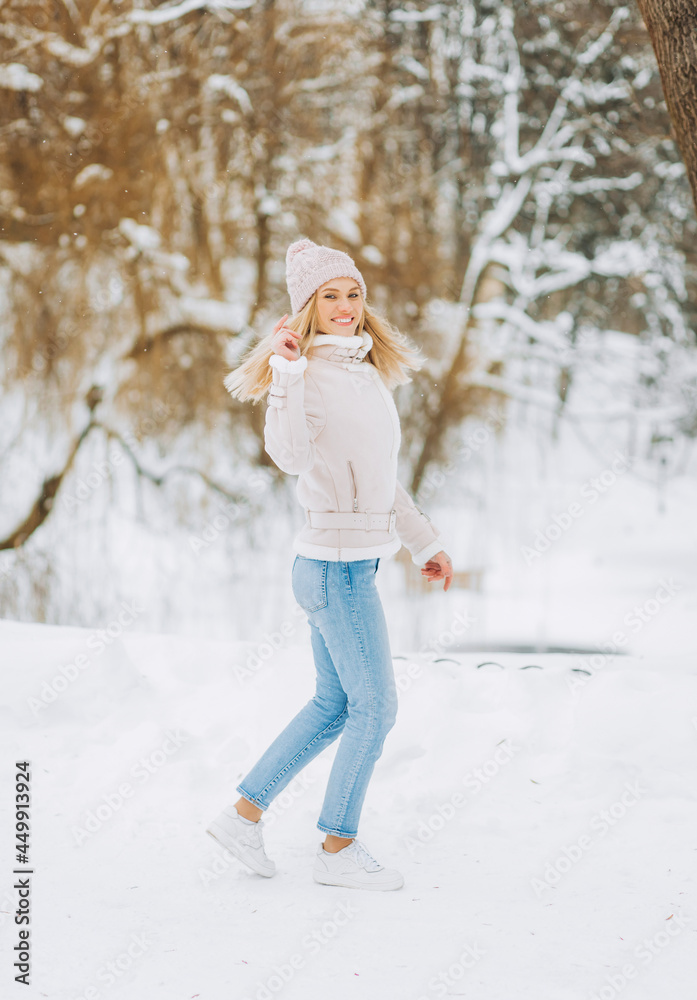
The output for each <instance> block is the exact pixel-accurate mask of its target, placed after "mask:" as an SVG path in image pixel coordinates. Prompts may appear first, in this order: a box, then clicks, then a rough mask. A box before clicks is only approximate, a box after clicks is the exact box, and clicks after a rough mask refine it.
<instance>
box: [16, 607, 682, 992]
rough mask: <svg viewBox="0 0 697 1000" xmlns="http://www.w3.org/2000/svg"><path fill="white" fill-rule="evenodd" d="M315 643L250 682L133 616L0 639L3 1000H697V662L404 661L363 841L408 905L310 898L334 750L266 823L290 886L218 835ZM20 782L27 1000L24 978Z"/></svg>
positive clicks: (248, 665)
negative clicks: (22, 781) (27, 904)
mask: <svg viewBox="0 0 697 1000" xmlns="http://www.w3.org/2000/svg"><path fill="white" fill-rule="evenodd" d="M132 610H137V609H132ZM115 621H116V619H115ZM295 621H296V623H297V626H298V627H297V629H296V633H297V634H296V636H295V637H294V641H293V643H292V644H290V643H289V644H287V645H282V646H281V647H280V648H279V649H278V650H277V651H276V652H275V653H274V655H272V656H268V657H267V658H265V659H261V658H260V659H258V660H254V659H253V657H252V655H251V654H253V653H254V652H255V650H254V649H253V648H252V647H251V646H250V644H248V643H242V642H226V641H212V640H203V639H200V638H187V637H181V636H175V635H162V634H160V635H158V634H148V633H147V632H136V631H134V630H133V629H129V627H128V623H129V613H128V611H127V610H126V609H123V615H122V623H123V625H122V626H119V625H116V624H112V626H111V628H110V633H111V634H108V633H99V632H98V631H96V630H89V629H78V628H68V627H54V626H44V625H35V624H29V623H17V622H11V621H2V622H0V645H1V647H2V650H3V663H4V664H6V665H7V666H6V669H5V673H4V682H3V688H4V698H3V706H2V709H1V718H0V732H2V744H3V754H2V756H3V767H2V773H3V789H2V799H1V803H0V804H1V806H2V810H3V817H4V818H3V824H2V826H3V830H4V833H3V836H2V841H1V846H0V851H1V855H2V868H1V876H0V878H1V879H2V881H1V882H0V910H1V911H2V913H0V917H2V952H3V955H2V962H3V965H4V971H3V979H4V982H5V984H6V985H5V987H4V988H3V996H7V997H15V996H16V997H32V998H34V997H35V998H39V997H50V1000H78V998H84V1000H101V998H106V1000H111V998H113V1000H116V998H117V997H128V998H129V1000H158V998H162V1000H176V998H181V1000H188V998H200V1000H263V998H266V1000H268V998H270V997H277V996H280V997H282V998H284V1000H301V998H302V1000H308V998H315V997H317V998H319V997H329V996H331V997H332V998H335V1000H348V998H357V1000H378V998H379V1000H382V998H393V997H395V998H396V997H399V998H400V1000H420V998H429V1000H430V998H435V997H445V996H466V997H469V998H470V1000H512V998H515V1000H525V998H530V1000H591V998H593V1000H612V998H614V997H616V996H620V995H622V996H626V997H627V998H628V1000H629V998H632V1000H656V998H657V997H664V996H665V997H671V1000H692V997H693V995H694V980H695V973H696V972H697V965H696V962H695V954H696V953H697V951H696V945H697V938H696V937H695V935H696V934H697V908H696V907H695V902H694V900H695V892H696V890H697V885H696V884H695V882H696V875H697V845H696V844H695V840H694V835H693V833H694V830H695V828H696V827H697V791H696V790H695V781H694V776H695V764H696V763H697V669H696V664H695V655H694V652H692V653H689V652H688V653H683V654H677V653H672V654H665V655H661V654H659V653H651V654H649V655H642V654H641V653H640V652H639V653H635V655H633V656H624V655H623V656H617V657H611V656H606V657H602V656H599V658H598V659H596V661H595V662H594V663H588V664H587V668H588V672H587V673H582V672H581V670H580V668H579V664H578V659H579V658H578V657H577V656H570V655H561V654H539V653H538V654H534V655H528V654H512V653H501V652H498V653H497V652H490V653H486V654H483V653H476V652H467V653H451V652H439V651H438V650H433V651H432V652H430V653H413V652H409V651H408V650H406V649H404V648H398V649H393V654H394V665H395V671H396V674H397V677H398V685H399V691H400V710H399V715H398V721H397V724H396V726H395V727H394V729H393V730H392V731H391V733H390V734H389V736H388V739H387V741H386V744H385V749H384V753H383V755H382V757H381V758H380V760H379V761H378V763H377V765H376V769H375V772H374V777H373V780H372V782H371V785H370V787H369V790H368V795H367V798H366V803H365V807H364V811H363V814H362V817H361V824H360V834H359V836H360V837H361V838H362V839H363V840H364V841H365V843H366V844H367V846H368V848H369V849H370V850H371V851H372V852H373V853H374V854H376V855H377V857H378V858H379V859H381V860H382V861H383V862H384V863H385V864H387V865H390V866H397V867H399V868H400V869H401V870H402V871H403V873H404V875H405V885H404V887H403V888H402V889H401V890H399V891H396V892H388V893H371V892H365V891H360V890H349V889H340V888H336V889H335V888H332V887H327V886H321V885H317V884H315V883H314V882H313V880H312V877H311V868H312V863H313V860H314V853H315V850H316V847H317V844H318V843H319V842H320V839H321V838H322V835H321V833H320V832H319V831H318V830H317V829H316V826H315V823H316V821H317V817H318V815H319V810H320V807H321V803H322V798H323V794H324V788H325V785H326V779H327V777H328V774H329V770H330V767H331V762H332V759H333V755H334V753H335V751H336V747H337V745H338V744H334V745H333V746H332V747H330V748H328V749H327V750H326V751H325V753H324V754H323V755H321V756H320V757H318V758H317V759H316V760H315V761H313V762H312V763H311V764H310V765H308V766H307V767H306V768H305V769H304V770H303V771H302V772H301V773H300V775H299V776H298V778H297V779H296V780H295V781H294V782H293V784H291V785H290V786H289V788H288V789H287V790H286V791H285V792H284V793H282V794H281V796H279V797H278V798H277V799H276V800H275V801H274V803H273V805H272V807H271V809H270V810H269V812H268V813H267V814H266V819H265V825H266V844H267V850H268V853H269V855H270V856H271V857H273V858H274V859H275V860H276V862H277V865H278V869H279V871H278V874H277V875H276V876H275V877H274V878H272V879H264V878H262V877H261V876H258V875H255V874H253V873H251V872H248V871H247V870H246V869H245V868H244V867H243V866H242V865H241V864H240V863H239V862H238V861H237V860H236V859H234V858H232V857H231V856H230V855H229V854H227V853H226V852H225V851H224V850H223V849H222V848H220V847H218V846H217V845H216V844H215V842H214V841H213V840H212V839H211V838H210V837H208V836H206V835H205V833H204V829H205V826H206V824H207V823H208V822H209V821H210V819H211V818H212V817H213V816H214V815H215V814H216V813H217V812H218V811H219V809H220V808H222V806H223V805H225V804H226V803H228V802H229V801H234V800H235V799H236V798H237V794H236V793H235V791H234V786H235V785H236V784H237V782H238V781H239V779H240V778H241V777H242V776H243V774H245V773H246V772H247V770H248V769H249V768H250V767H251V765H252V764H253V763H254V761H255V760H256V758H257V757H258V756H259V754H260V753H261V752H262V751H263V749H265V747H266V745H268V743H269V742H270V741H271V740H272V739H273V738H274V737H275V735H276V734H277V732H278V731H279V730H280V729H281V728H282V727H283V726H284V725H285V724H286V722H287V721H288V720H289V719H290V718H291V716H292V715H293V714H294V713H295V712H296V711H297V710H299V709H300V708H301V707H302V705H303V704H304V703H305V701H307V700H308V699H309V698H310V697H311V696H312V693H313V690H314V686H313V685H314V668H313V665H312V658H311V650H310V646H309V637H308V636H307V634H306V633H307V631H308V629H307V626H306V624H305V620H304V617H303V616H302V614H298V615H297V616H296V617H295ZM690 621H691V619H690V617H689V615H687V614H685V615H683V616H682V617H676V618H675V620H674V628H677V629H682V632H683V635H684V636H686V635H687V634H688V630H689V627H690ZM693 648H694V647H693ZM256 652H258V650H256ZM485 661H495V662H489V664H488V665H481V664H484V663H485ZM8 668H9V669H8ZM526 668H527V669H526ZM25 759H26V760H29V761H31V768H32V782H31V784H32V805H31V816H32V824H31V826H32V830H31V846H30V863H31V867H32V868H33V870H34V874H33V875H32V880H33V881H32V896H31V906H32V911H31V914H32V924H31V952H32V982H31V986H30V987H29V988H27V987H26V986H20V985H18V984H15V983H13V982H12V980H13V976H14V970H12V971H11V964H12V962H13V961H14V957H13V956H14V952H13V951H12V948H13V947H14V945H15V944H17V941H18V937H17V933H18V928H17V927H16V926H15V924H14V923H13V914H14V911H15V908H16V906H17V890H16V889H13V880H14V878H15V876H14V875H13V874H12V870H13V868H14V867H19V866H17V864H16V862H15V860H14V854H13V850H12V848H13V837H12V832H11V828H12V815H11V813H10V806H11V802H12V797H13V796H12V787H11V786H12V763H13V762H14V761H20V760H25Z"/></svg>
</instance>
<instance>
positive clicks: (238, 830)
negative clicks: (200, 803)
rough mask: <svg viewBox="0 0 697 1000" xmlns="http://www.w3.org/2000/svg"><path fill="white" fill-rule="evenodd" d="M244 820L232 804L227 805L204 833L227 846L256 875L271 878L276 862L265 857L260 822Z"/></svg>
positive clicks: (274, 871)
mask: <svg viewBox="0 0 697 1000" xmlns="http://www.w3.org/2000/svg"><path fill="white" fill-rule="evenodd" d="M263 822H264V821H263V820H262V819H260V820H259V821H258V822H257V823H253V822H245V820H244V819H243V817H242V816H240V814H239V813H238V812H237V808H236V807H235V806H234V805H231V806H227V808H225V809H223V811H222V812H221V814H220V815H219V816H218V817H217V818H216V819H214V820H213V822H212V823H211V824H210V826H209V827H208V829H207V830H206V833H207V834H209V835H210V836H211V837H213V839H214V840H217V841H218V843H219V844H222V845H223V847H225V848H227V850H228V851H230V853H231V854H234V855H235V857H236V858H239V860H240V861H242V862H243V863H244V864H245V865H247V867H249V868H251V869H252V871H255V872H256V873H257V874H258V875H265V876H266V877H267V878H271V876H272V875H275V874H276V863H275V862H274V861H271V860H270V859H269V858H267V857H266V851H265V850H264V839H263V835H262V834H263V831H262V823H263Z"/></svg>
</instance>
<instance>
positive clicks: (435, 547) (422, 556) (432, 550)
mask: <svg viewBox="0 0 697 1000" xmlns="http://www.w3.org/2000/svg"><path fill="white" fill-rule="evenodd" d="M442 548H443V540H442V539H441V538H436V539H434V540H433V541H432V542H429V544H428V545H426V546H425V547H424V548H423V549H421V550H420V551H419V552H412V555H411V561H412V562H413V563H414V564H415V565H416V566H425V565H426V563H427V562H428V560H429V559H430V558H431V557H432V556H434V555H435V554H436V552H440V551H441V549H442Z"/></svg>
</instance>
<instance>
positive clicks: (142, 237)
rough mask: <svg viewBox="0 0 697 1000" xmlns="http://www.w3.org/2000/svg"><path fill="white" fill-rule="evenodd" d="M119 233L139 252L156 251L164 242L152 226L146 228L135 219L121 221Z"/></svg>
mask: <svg viewBox="0 0 697 1000" xmlns="http://www.w3.org/2000/svg"><path fill="white" fill-rule="evenodd" d="M119 231H120V232H122V233H123V235H124V236H125V237H126V239H127V240H129V241H130V243H131V244H132V245H133V246H134V247H136V249H138V250H156V249H157V248H158V247H159V246H160V243H161V242H162V240H161V237H160V234H159V233H158V231H157V230H156V229H154V228H153V227H152V226H144V225H141V224H140V223H138V222H136V221H135V219H121V220H120V221H119Z"/></svg>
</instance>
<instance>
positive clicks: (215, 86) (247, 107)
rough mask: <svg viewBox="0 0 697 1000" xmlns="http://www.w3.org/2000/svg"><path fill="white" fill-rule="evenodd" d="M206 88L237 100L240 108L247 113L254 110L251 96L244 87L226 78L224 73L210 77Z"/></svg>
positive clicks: (230, 78) (229, 77) (228, 77)
mask: <svg viewBox="0 0 697 1000" xmlns="http://www.w3.org/2000/svg"><path fill="white" fill-rule="evenodd" d="M206 86H207V87H208V88H209V89H210V90H212V91H219V92H220V93H223V94H225V96H226V97H231V98H233V99H234V100H236V101H237V103H238V104H239V106H240V108H241V109H242V110H243V111H244V112H245V113H249V112H251V111H252V110H253V109H252V102H251V101H250V99H249V94H248V93H247V91H246V90H245V89H244V87H243V86H241V84H239V83H238V82H237V80H233V78H232V77H231V76H224V75H223V74H222V73H213V74H212V76H209V77H208V80H207V81H206Z"/></svg>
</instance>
